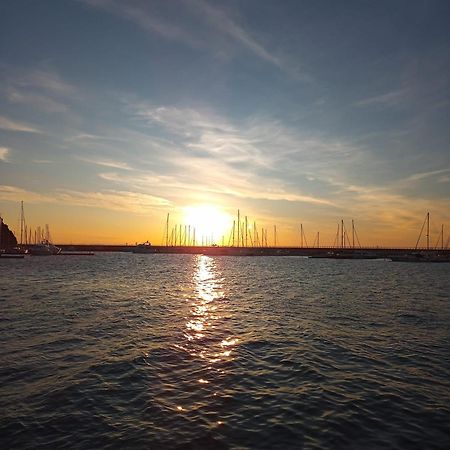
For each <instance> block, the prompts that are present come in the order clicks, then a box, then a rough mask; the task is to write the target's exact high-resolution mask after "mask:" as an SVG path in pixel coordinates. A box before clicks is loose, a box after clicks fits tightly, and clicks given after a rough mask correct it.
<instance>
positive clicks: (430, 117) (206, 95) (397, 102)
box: [0, 0, 450, 245]
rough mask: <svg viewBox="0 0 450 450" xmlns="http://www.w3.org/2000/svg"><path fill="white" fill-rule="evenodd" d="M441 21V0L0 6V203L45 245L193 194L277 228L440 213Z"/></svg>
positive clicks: (448, 172) (447, 183) (402, 228)
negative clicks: (21, 214)
mask: <svg viewBox="0 0 450 450" xmlns="http://www.w3.org/2000/svg"><path fill="white" fill-rule="evenodd" d="M449 22H450V3H449V2H447V1H377V2H373V1H363V0H360V1H345V2H335V1H283V2H278V1H256V0H255V1H253V0H247V1H226V2H223V1H222V2H219V1H206V0H177V1H175V0H174V1H150V0H149V1H142V0H141V1H137V0H128V1H118V0H80V1H76V0H73V1H69V0H45V1H23V0H15V1H14V2H7V3H6V2H3V3H2V6H1V11H0V79H1V83H0V211H2V213H3V215H4V216H5V220H8V219H9V221H10V222H14V221H15V220H16V217H17V211H18V202H19V201H20V200H24V201H25V202H26V205H27V211H28V216H29V220H30V223H33V221H34V222H36V223H45V222H50V223H52V224H53V228H54V234H56V235H57V236H58V237H59V239H60V240H70V239H71V236H73V239H75V240H78V241H83V239H84V240H86V241H103V242H118V241H122V240H124V239H125V238H124V236H125V235H127V236H129V240H134V239H135V240H141V239H144V238H146V233H150V234H154V235H155V236H156V235H157V234H158V233H160V229H161V227H162V224H163V222H164V217H165V214H166V213H167V212H171V213H172V215H173V217H174V220H178V221H181V220H182V219H181V217H180V218H178V217H177V215H179V214H181V211H182V208H183V207H185V206H188V205H195V204H202V203H211V204H216V205H218V206H220V207H221V208H223V209H225V210H227V211H229V212H230V213H231V212H233V213H234V211H235V210H236V209H237V208H240V209H241V210H242V211H245V213H246V214H248V215H249V216H251V217H252V218H255V219H256V220H258V222H259V223H263V224H267V226H269V224H274V223H276V224H277V225H278V226H279V227H280V229H284V233H283V238H282V240H283V239H284V241H285V243H295V242H294V241H295V239H296V238H295V236H296V231H295V230H296V229H297V228H298V224H299V223H300V222H302V223H304V224H305V225H306V226H307V227H308V230H310V233H313V231H314V232H315V231H317V230H321V231H323V232H324V233H327V232H328V233H329V236H330V239H331V236H332V234H333V233H334V232H335V224H336V223H337V221H338V220H340V219H341V218H345V219H346V220H350V219H351V218H354V219H356V220H357V221H358V223H359V224H360V227H361V229H362V233H360V234H363V235H365V241H366V242H367V243H378V242H381V241H382V242H386V243H389V242H390V241H389V240H391V241H392V242H394V241H395V242H399V243H403V244H405V245H406V244H408V243H410V242H412V241H414V243H415V237H416V234H417V231H418V230H417V228H418V226H419V229H420V225H421V222H422V220H423V216H424V215H425V213H426V211H428V210H429V211H430V212H431V213H432V217H433V219H434V222H435V223H436V229H437V227H438V224H439V226H440V223H446V224H448V225H449V226H450V148H449V142H450V139H449V138H450V131H449V130H450V127H449V110H450V84H449V77H450V75H449V74H450V31H449V27H448V23H449ZM79 218H81V219H82V220H83V226H82V227H81V228H82V229H80V230H78V228H77V227H76V226H75V225H74V223H75V222H76V221H77V220H79ZM112 223H113V224H114V226H111V224H112ZM108 227H109V228H108ZM107 230H108V231H107ZM149 230H150V231H149Z"/></svg>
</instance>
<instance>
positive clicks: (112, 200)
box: [0, 185, 171, 214]
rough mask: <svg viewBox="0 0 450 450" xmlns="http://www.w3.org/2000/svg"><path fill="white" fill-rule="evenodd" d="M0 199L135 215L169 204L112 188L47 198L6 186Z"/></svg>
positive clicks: (61, 191)
mask: <svg viewBox="0 0 450 450" xmlns="http://www.w3.org/2000/svg"><path fill="white" fill-rule="evenodd" d="M0 200H6V201H13V202H19V201H22V200H23V201H26V202H27V203H52V204H68V205H73V206H83V207H89V208H103V209H108V210H113V211H127V212H131V213H136V214H145V213H148V212H149V211H152V210H153V209H155V208H161V207H168V206H170V205H171V203H170V202H169V201H168V200H167V199H164V198H162V197H157V196H153V195H149V194H146V193H142V192H130V191H122V190H113V189H105V190H102V191H97V192H92V191H87V192H83V191H77V190H70V189H58V190H56V191H55V192H54V193H53V194H52V195H49V194H41V193H39V192H35V191H30V190H26V189H23V188H20V187H17V186H10V185H0Z"/></svg>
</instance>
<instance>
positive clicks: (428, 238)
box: [427, 212, 430, 250]
mask: <svg viewBox="0 0 450 450" xmlns="http://www.w3.org/2000/svg"><path fill="white" fill-rule="evenodd" d="M427 250H430V213H429V212H427Z"/></svg>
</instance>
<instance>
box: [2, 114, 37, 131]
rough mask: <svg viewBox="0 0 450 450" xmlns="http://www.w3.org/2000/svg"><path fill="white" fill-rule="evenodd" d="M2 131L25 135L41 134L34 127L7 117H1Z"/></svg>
mask: <svg viewBox="0 0 450 450" xmlns="http://www.w3.org/2000/svg"><path fill="white" fill-rule="evenodd" d="M0 129H2V130H7V131H17V132H23V133H41V131H40V130H38V129H37V128H36V127H34V126H31V125H29V124H27V123H25V122H21V121H18V120H14V119H10V118H8V117H5V116H0Z"/></svg>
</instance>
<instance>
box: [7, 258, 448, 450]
mask: <svg viewBox="0 0 450 450" xmlns="http://www.w3.org/2000/svg"><path fill="white" fill-rule="evenodd" d="M449 297H450V264H417V263H394V262H391V261H385V260H326V259H307V258H301V257H208V256H202V255H161V254H160V255H133V254H128V253H111V254H108V253H104V254H101V253H99V254H97V255H95V256H87V257H86V256H54V257H27V258H25V259H24V260H4V261H0V312H1V314H0V363H1V364H0V441H1V448H4V449H6V448H30V449H36V448H52V449H53V448H71V449H93V448H95V449H102V448H105V449H106V448H146V449H159V448H161V449H170V448H178V449H183V448H184V449H194V448H199V449H203V448H214V449H222V448H236V449H238V448H239V449H244V448H251V449H269V448H270V449H272V448H279V449H290V448H292V449H298V448H329V449H335V448H355V449H360V448H380V449H385V448H399V449H402V448H408V449H409V448H449V446H450V379H449V374H450V298H449Z"/></svg>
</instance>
